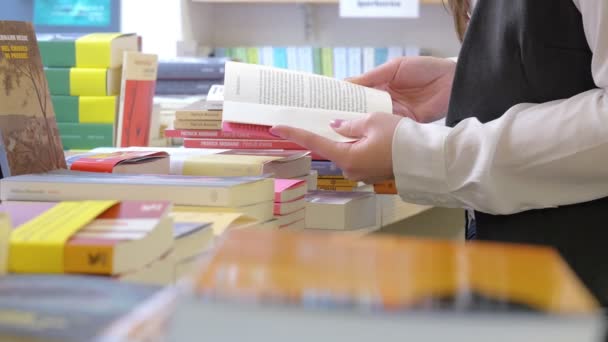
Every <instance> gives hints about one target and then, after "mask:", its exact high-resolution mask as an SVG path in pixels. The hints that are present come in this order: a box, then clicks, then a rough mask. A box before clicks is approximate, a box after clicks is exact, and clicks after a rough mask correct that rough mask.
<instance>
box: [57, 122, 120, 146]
mask: <svg viewBox="0 0 608 342" xmlns="http://www.w3.org/2000/svg"><path fill="white" fill-rule="evenodd" d="M57 128H58V129H59V133H60V135H61V142H62V143H63V147H64V148H65V149H68V150H70V149H72V150H73V149H92V148H96V147H112V146H114V125H112V124H81V123H58V124H57Z"/></svg>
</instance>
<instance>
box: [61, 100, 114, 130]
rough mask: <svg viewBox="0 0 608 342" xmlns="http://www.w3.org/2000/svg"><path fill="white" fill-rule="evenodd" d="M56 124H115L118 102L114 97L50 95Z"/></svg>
mask: <svg viewBox="0 0 608 342" xmlns="http://www.w3.org/2000/svg"><path fill="white" fill-rule="evenodd" d="M51 100H52V101H53V108H54V109H55V116H56V119H57V122H61V123H108V124H113V123H114V122H116V113H118V101H117V97H116V96H67V95H52V96H51Z"/></svg>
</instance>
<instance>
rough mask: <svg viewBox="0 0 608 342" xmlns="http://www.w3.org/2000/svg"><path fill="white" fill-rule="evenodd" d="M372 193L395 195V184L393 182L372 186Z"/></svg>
mask: <svg viewBox="0 0 608 342" xmlns="http://www.w3.org/2000/svg"><path fill="white" fill-rule="evenodd" d="M374 192H375V193H377V194H379V195H397V194H398V192H397V184H395V181H394V180H389V181H384V182H381V183H376V184H374Z"/></svg>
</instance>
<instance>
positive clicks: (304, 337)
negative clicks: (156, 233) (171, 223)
mask: <svg viewBox="0 0 608 342" xmlns="http://www.w3.org/2000/svg"><path fill="white" fill-rule="evenodd" d="M251 241H255V243H251ZM227 270H230V272H227ZM371 275H373V276H371ZM191 281H192V289H191V290H190V293H191V295H190V296H188V297H186V298H184V300H182V301H181V303H180V304H179V305H178V306H177V307H176V311H175V313H174V316H173V318H174V322H178V324H176V325H175V326H174V327H173V329H171V330H170V333H169V335H170V336H171V338H172V339H173V340H176V341H178V340H181V339H187V337H188V336H199V335H202V334H204V335H205V336H206V337H207V338H208V339H210V340H238V338H239V337H240V336H242V331H239V329H233V326H234V322H240V321H243V320H246V321H247V322H248V323H249V325H248V326H249V327H250V329H248V331H247V333H248V334H251V336H257V335H259V334H263V335H264V336H265V337H266V338H267V339H268V340H276V341H278V340H285V339H289V336H298V339H299V340H301V341H317V340H339V339H340V338H341V337H344V336H349V337H352V336H357V337H360V338H358V340H361V341H363V340H370V339H374V338H376V337H378V336H383V340H387V341H389V342H396V341H404V340H407V339H409V338H410V337H411V336H419V337H420V340H425V341H445V340H453V339H454V338H455V337H456V339H458V340H467V341H475V342H480V341H490V340H493V339H496V337H497V336H500V340H502V341H538V340H545V339H547V337H549V338H548V339H549V340H562V341H598V340H601V339H603V336H605V318H603V313H602V310H601V309H600V307H599V305H598V303H597V301H596V300H595V299H594V298H593V296H592V295H591V294H590V292H589V291H588V290H587V289H586V288H585V286H584V284H583V283H582V282H581V281H580V280H579V279H578V278H577V276H576V274H575V273H574V272H573V271H572V270H571V269H570V268H569V267H568V265H567V263H566V262H565V261H564V260H563V259H562V258H561V257H560V255H559V253H558V252H557V251H556V250H554V249H551V248H547V247H536V246H526V245H514V244H506V243H495V242H476V243H472V244H462V243H461V242H446V241H433V240H424V239H412V238H407V237H399V236H388V235H382V234H379V235H377V236H367V237H364V238H352V236H348V234H347V235H344V234H341V235H337V234H334V235H332V236H328V235H327V234H319V233H313V232H287V231H281V230H274V231H268V230H265V231H258V230H238V231H230V232H228V233H227V234H226V235H225V237H224V238H223V239H222V244H221V245H219V246H218V247H217V248H216V249H215V250H214V251H213V253H212V254H211V255H210V256H209V257H208V258H207V262H206V263H205V264H204V266H203V265H202V264H201V265H200V266H199V267H198V271H197V272H196V273H195V275H194V276H193V277H192V279H191ZM191 317H196V319H192V318H191ZM211 319H213V322H214V324H211V325H204V326H203V325H201V324H200V321H201V320H211ZM480 320H483V329H477V328H478V327H480V326H479V322H480ZM277 326H281V327H289V328H288V329H277ZM524 326H525V330H522V328H523V327H524ZM311 327H326V328H325V329H311ZM505 327H507V328H506V329H505ZM473 331H474V332H473Z"/></svg>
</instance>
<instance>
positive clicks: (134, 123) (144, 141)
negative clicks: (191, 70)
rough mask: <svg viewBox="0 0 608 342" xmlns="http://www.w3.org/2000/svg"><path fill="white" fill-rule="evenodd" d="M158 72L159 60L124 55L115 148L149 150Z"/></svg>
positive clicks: (133, 53)
mask: <svg viewBox="0 0 608 342" xmlns="http://www.w3.org/2000/svg"><path fill="white" fill-rule="evenodd" d="M157 72H158V56H156V55H148V54H143V53H140V52H127V53H125V58H124V62H123V72H122V85H121V94H122V96H121V100H120V109H119V114H118V128H117V131H116V146H118V147H130V146H148V143H149V140H150V122H151V121H152V106H153V101H154V90H155V88H156V75H157Z"/></svg>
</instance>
